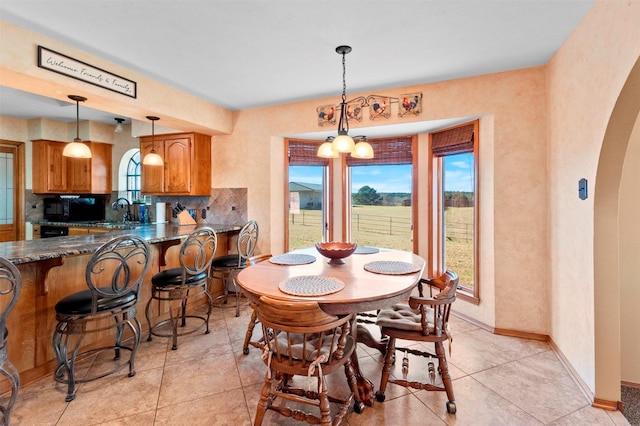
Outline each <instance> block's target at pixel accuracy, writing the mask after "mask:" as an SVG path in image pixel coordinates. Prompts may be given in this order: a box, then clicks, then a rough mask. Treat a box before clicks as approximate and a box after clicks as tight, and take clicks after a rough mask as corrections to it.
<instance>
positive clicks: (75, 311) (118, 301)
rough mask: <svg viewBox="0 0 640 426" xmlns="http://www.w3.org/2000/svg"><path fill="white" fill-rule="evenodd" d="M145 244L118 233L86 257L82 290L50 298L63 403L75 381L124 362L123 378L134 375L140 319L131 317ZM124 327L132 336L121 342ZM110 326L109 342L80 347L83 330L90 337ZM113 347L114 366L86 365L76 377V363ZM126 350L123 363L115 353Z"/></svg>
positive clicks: (146, 249) (71, 394)
mask: <svg viewBox="0 0 640 426" xmlns="http://www.w3.org/2000/svg"><path fill="white" fill-rule="evenodd" d="M150 259H151V258H150V250H149V245H148V244H147V242H146V241H145V240H143V239H142V238H140V237H137V236H135V235H122V236H119V237H116V238H113V239H112V240H110V241H108V242H107V243H105V244H104V245H102V247H100V248H99V249H98V250H97V251H96V252H95V253H94V254H93V256H92V257H91V259H90V260H89V263H88V264H87V268H86V270H85V280H86V282H87V286H88V287H89V288H88V289H87V290H84V291H80V292H77V293H73V294H71V295H69V296H66V297H64V298H62V299H61V300H59V301H58V303H56V306H55V310H56V320H57V321H58V323H57V325H56V329H55V331H54V332H53V337H52V343H53V349H54V351H55V354H56V358H57V360H58V367H57V369H56V371H55V374H54V376H53V377H54V379H55V380H56V381H58V382H61V383H66V384H67V396H66V398H65V400H66V401H67V402H69V401H73V399H74V398H75V396H76V388H77V384H79V383H84V382H89V381H92V380H96V379H100V378H102V377H105V376H108V375H110V374H113V373H115V372H117V371H119V370H120V369H122V368H124V367H125V366H127V365H128V366H129V377H133V376H134V375H135V374H136V371H135V356H136V351H137V350H138V345H139V344H140V332H141V328H142V327H141V324H140V321H139V320H138V318H137V316H136V305H137V303H138V298H139V297H140V287H141V283H142V280H143V278H144V276H145V274H146V273H147V270H148V269H149V263H150ZM125 327H128V329H129V330H130V331H131V333H132V334H133V339H132V340H131V341H129V342H123V335H124V331H125ZM111 329H115V342H114V344H113V345H109V346H102V347H99V348H94V349H90V350H86V351H84V352H80V349H81V345H82V343H83V341H84V339H85V337H86V336H87V335H90V334H93V333H97V334H98V335H97V336H96V337H99V335H100V334H104V333H105V332H107V331H108V330H111ZM107 350H113V351H114V355H115V356H114V363H113V364H114V366H113V368H112V369H110V370H109V371H106V372H103V371H97V372H95V373H93V374H92V372H91V370H90V371H89V372H88V373H87V376H85V377H82V378H81V377H77V376H76V371H78V368H77V366H78V364H79V363H80V362H82V361H83V360H92V359H93V356H94V355H97V354H98V353H100V352H103V351H107ZM123 350H125V351H129V352H130V356H129V358H128V359H127V360H126V361H125V362H121V361H120V352H121V351H123Z"/></svg>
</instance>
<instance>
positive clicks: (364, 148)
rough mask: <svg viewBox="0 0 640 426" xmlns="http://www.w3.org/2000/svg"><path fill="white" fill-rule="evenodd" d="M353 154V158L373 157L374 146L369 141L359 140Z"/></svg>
mask: <svg viewBox="0 0 640 426" xmlns="http://www.w3.org/2000/svg"><path fill="white" fill-rule="evenodd" d="M351 156H352V157H353V158H365V159H370V158H373V148H372V147H371V144H369V142H365V141H361V142H358V143H357V144H356V146H355V148H354V150H353V152H352V153H351Z"/></svg>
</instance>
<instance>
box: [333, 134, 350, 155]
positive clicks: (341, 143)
mask: <svg viewBox="0 0 640 426" xmlns="http://www.w3.org/2000/svg"><path fill="white" fill-rule="evenodd" d="M332 144H333V149H334V151H336V152H353V149H354V148H355V145H356V144H355V142H353V139H352V138H351V136H349V135H347V134H346V133H345V134H339V135H338V136H337V137H336V138H335V139H334V140H333V142H332Z"/></svg>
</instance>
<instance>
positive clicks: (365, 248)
mask: <svg viewBox="0 0 640 426" xmlns="http://www.w3.org/2000/svg"><path fill="white" fill-rule="evenodd" d="M379 251H380V249H379V248H378V247H368V246H358V247H356V251H354V252H353V254H373V253H378V252H379Z"/></svg>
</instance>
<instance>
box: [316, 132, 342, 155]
mask: <svg viewBox="0 0 640 426" xmlns="http://www.w3.org/2000/svg"><path fill="white" fill-rule="evenodd" d="M333 139H334V138H333V136H329V137H328V138H327V141H326V142H324V143H323V144H322V145H320V148H318V154H317V155H318V157H322V158H338V157H339V156H340V153H338V151H336V150H335V149H333V144H332V143H331V142H332V141H333Z"/></svg>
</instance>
